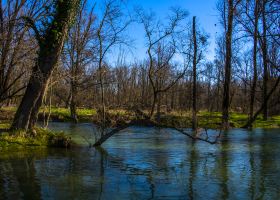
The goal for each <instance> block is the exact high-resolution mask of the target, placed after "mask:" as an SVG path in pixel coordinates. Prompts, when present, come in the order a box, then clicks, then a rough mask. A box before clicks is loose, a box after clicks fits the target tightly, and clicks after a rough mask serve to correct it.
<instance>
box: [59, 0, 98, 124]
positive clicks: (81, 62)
mask: <svg viewBox="0 0 280 200" xmlns="http://www.w3.org/2000/svg"><path fill="white" fill-rule="evenodd" d="M87 6H88V3H87V0H83V1H82V5H81V7H80V8H79V12H78V14H77V17H76V21H75V24H74V26H73V27H72V28H71V29H70V31H69V36H68V39H67V40H66V42H65V48H64V49H65V50H64V53H63V64H64V65H65V67H66V68H67V69H68V71H69V78H70V81H69V82H70V92H69V99H70V113H71V119H72V120H73V121H74V122H78V116H77V96H78V94H79V90H80V89H82V87H83V85H84V83H85V82H86V81H89V80H88V78H87V76H85V73H87V69H86V68H87V66H88V65H89V64H90V63H91V62H92V61H93V60H94V59H95V55H96V52H95V51H94V49H95V47H93V46H92V45H93V44H94V43H93V40H94V30H93V27H94V20H95V16H94V14H93V7H92V8H91V9H90V10H87Z"/></svg>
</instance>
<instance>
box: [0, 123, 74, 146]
mask: <svg viewBox="0 0 280 200" xmlns="http://www.w3.org/2000/svg"><path fill="white" fill-rule="evenodd" d="M8 127H9V124H8V123H0V129H1V130H2V131H1V132H0V149H4V148H8V147H16V148H21V147H27V146H28V147H32V146H33V147H62V148H68V147H70V146H73V142H72V141H71V138H70V137H68V136H66V135H64V133H63V132H60V133H56V132H52V131H50V130H46V129H42V128H35V129H34V130H33V131H32V132H25V131H16V132H11V131H7V130H6V131H5V129H8Z"/></svg>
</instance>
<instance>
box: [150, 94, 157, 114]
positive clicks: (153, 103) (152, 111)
mask: <svg viewBox="0 0 280 200" xmlns="http://www.w3.org/2000/svg"><path fill="white" fill-rule="evenodd" d="M153 94H154V95H153V102H152V108H151V112H150V116H149V117H150V119H151V118H152V117H153V115H154V112H155V107H156V103H157V97H158V93H157V92H155V91H154V92H153Z"/></svg>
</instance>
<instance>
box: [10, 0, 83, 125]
mask: <svg viewBox="0 0 280 200" xmlns="http://www.w3.org/2000/svg"><path fill="white" fill-rule="evenodd" d="M79 4H80V0H56V1H55V3H54V6H53V7H52V8H47V9H49V10H50V12H51V13H52V14H51V16H50V17H48V19H47V20H46V21H45V22H41V23H35V22H34V21H33V20H32V19H31V18H29V17H23V19H24V21H25V22H26V24H27V25H28V26H29V27H31V28H32V29H33V31H34V33H35V37H36V40H37V42H38V45H39V50H38V57H37V60H36V64H35V65H34V67H33V69H32V74H31V77H30V80H29V83H28V85H27V88H26V91H25V94H24V96H23V98H22V101H21V103H20V105H19V107H18V109H17V112H16V114H15V117H14V121H13V123H12V126H11V129H12V130H17V129H24V130H28V129H29V130H30V129H32V128H33V127H34V125H35V123H36V121H37V117H38V113H39V108H40V106H41V104H42V99H43V95H44V92H45V90H46V86H47V84H48V81H49V79H50V77H51V75H52V72H53V70H54V68H55V66H56V64H57V62H58V59H59V57H60V54H61V51H62V49H63V45H64V40H65V38H66V36H67V34H68V30H69V27H70V24H71V23H72V21H73V19H74V18H75V14H76V10H77V8H78V6H79ZM38 26H39V27H38Z"/></svg>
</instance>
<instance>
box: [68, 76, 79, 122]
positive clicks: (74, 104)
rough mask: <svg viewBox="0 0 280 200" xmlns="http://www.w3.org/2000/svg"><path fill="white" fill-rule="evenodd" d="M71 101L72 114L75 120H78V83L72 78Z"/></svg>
mask: <svg viewBox="0 0 280 200" xmlns="http://www.w3.org/2000/svg"><path fill="white" fill-rule="evenodd" d="M71 95H72V98H71V101H70V116H71V119H72V120H73V122H75V123H77V122H78V115H77V102H76V96H77V85H76V82H75V81H74V80H71Z"/></svg>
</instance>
